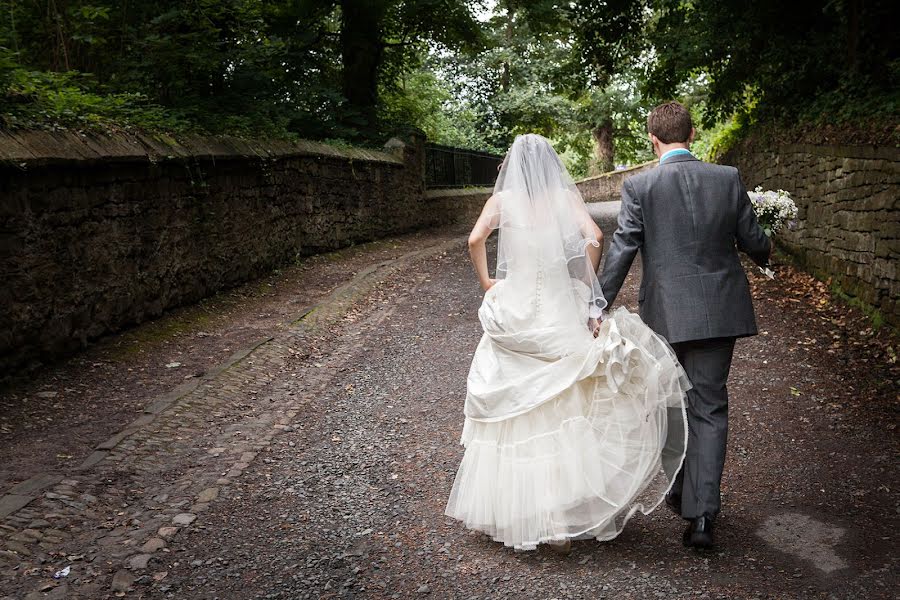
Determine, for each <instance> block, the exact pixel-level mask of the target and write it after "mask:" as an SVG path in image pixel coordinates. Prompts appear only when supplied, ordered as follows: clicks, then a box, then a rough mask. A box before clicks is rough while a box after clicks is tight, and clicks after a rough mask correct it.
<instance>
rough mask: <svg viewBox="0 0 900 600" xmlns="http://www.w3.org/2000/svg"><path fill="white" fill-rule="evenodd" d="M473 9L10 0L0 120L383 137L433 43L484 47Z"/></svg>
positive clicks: (431, 3) (275, 1) (422, 3)
mask: <svg viewBox="0 0 900 600" xmlns="http://www.w3.org/2000/svg"><path fill="white" fill-rule="evenodd" d="M470 4H472V2H470V1H469V0H280V1H279V0H191V1H190V2H184V1H183V0H142V1H141V2H133V1H132V2H127V1H126V2H123V1H121V0H46V1H42V2H31V1H27V0H3V1H2V2H0V48H2V51H0V58H2V60H0V83H3V84H4V85H5V88H4V92H5V93H4V94H3V96H2V97H0V111H2V113H3V116H4V118H5V120H6V124H7V126H16V125H35V124H45V123H47V122H51V123H59V124H62V125H83V124H89V123H92V122H102V121H104V120H109V121H111V122H116V123H120V124H121V123H123V122H124V123H126V124H127V123H133V124H137V125H141V126H147V125H152V124H159V116H160V115H161V114H164V115H166V123H165V125H168V126H172V127H177V126H182V127H194V128H199V129H202V130H206V131H212V132H216V131H230V132H239V133H248V134H255V135H261V134H267V133H270V134H279V133H282V134H283V133H296V134H299V135H303V136H306V137H319V138H322V137H346V138H356V139H359V138H360V137H365V136H371V137H373V138H378V137H379V136H381V135H383V133H384V132H385V131H387V130H391V129H396V127H398V125H399V124H397V123H390V122H385V121H384V118H383V117H384V115H385V114H387V115H390V114H392V112H391V111H390V110H388V111H382V109H383V108H384V103H382V102H380V98H379V95H380V93H381V92H382V91H383V90H388V91H393V90H394V88H396V86H397V85H399V80H400V79H401V75H402V74H404V73H406V72H407V71H408V70H410V68H412V67H414V66H416V65H417V64H418V63H419V62H420V57H421V55H422V54H423V53H424V52H425V49H426V48H427V46H428V45H429V44H441V45H443V46H445V47H447V48H454V49H461V48H462V49H468V48H474V47H477V44H478V43H479V40H480V29H479V27H478V24H477V22H476V21H475V19H474V18H473V17H472V15H471V12H470ZM63 90H65V92H64V93H63V94H62V96H60V92H61V91H63ZM61 98H62V99H63V100H65V101H67V102H69V104H68V108H67V110H66V111H57V110H56V109H55V107H56V106H57V104H58V103H59V100H60V99H61ZM394 112H396V111H394Z"/></svg>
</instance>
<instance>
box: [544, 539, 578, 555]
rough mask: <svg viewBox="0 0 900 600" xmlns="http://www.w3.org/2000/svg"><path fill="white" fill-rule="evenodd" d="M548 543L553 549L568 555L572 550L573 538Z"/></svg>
mask: <svg viewBox="0 0 900 600" xmlns="http://www.w3.org/2000/svg"><path fill="white" fill-rule="evenodd" d="M548 544H549V546H550V549H551V550H553V551H554V552H556V553H557V554H562V555H563V556H566V555H568V554H569V553H570V552H571V551H572V540H559V541H554V542H548Z"/></svg>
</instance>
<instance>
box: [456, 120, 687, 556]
mask: <svg viewBox="0 0 900 600" xmlns="http://www.w3.org/2000/svg"><path fill="white" fill-rule="evenodd" d="M487 206H488V208H487V209H486V210H485V212H484V214H483V215H482V217H481V218H482V219H485V220H486V221H487V222H488V224H489V225H490V226H493V227H497V228H499V240H498V256H497V259H498V264H497V279H498V281H497V283H496V284H495V285H494V286H493V287H492V288H491V289H489V290H488V291H487V293H486V294H485V296H484V300H483V301H482V304H481V307H480V308H479V312H478V315H479V320H480V321H481V325H482V328H483V330H484V335H483V336H482V339H481V341H480V343H479V344H478V348H477V349H476V351H475V355H474V357H473V359H472V365H471V368H470V370H469V376H468V380H467V393H466V403H465V411H464V412H465V416H466V420H465V424H464V427H463V433H462V439H461V441H462V443H463V445H465V447H466V452H465V455H464V457H463V460H462V463H461V465H460V467H459V471H458V472H457V476H456V480H455V481H454V484H453V490H452V492H451V494H450V498H449V501H448V503H447V510H446V514H448V515H449V516H452V517H455V518H457V519H460V520H461V521H463V522H464V523H465V524H466V526H467V527H469V528H471V529H476V530H479V531H483V532H485V533H487V534H489V535H491V536H492V537H493V538H494V539H495V540H497V541H501V542H503V543H504V544H506V545H508V546H515V547H517V548H522V549H532V548H534V547H536V545H537V544H539V543H542V542H547V541H550V540H559V539H565V538H574V537H582V536H589V537H596V538H598V539H611V538H613V537H615V536H616V535H618V534H619V532H620V531H621V530H622V528H623V527H624V525H625V522H626V521H627V520H628V519H629V518H630V517H631V515H633V514H634V513H635V512H637V511H641V512H644V513H648V512H650V511H652V510H653V509H655V508H656V506H657V505H658V504H659V503H660V501H661V500H662V498H663V495H664V494H665V492H666V491H667V490H668V489H669V488H670V486H671V484H672V482H673V480H674V477H675V474H676V472H677V470H678V468H679V467H680V465H681V462H682V460H683V457H684V452H685V447H686V441H687V435H686V431H687V430H686V417H685V413H684V392H685V391H686V390H687V389H688V388H689V387H690V384H689V382H688V381H687V379H686V377H685V376H684V371H683V370H682V369H681V367H680V365H679V364H678V362H677V360H676V359H675V355H674V352H672V350H671V348H670V347H669V346H668V344H666V342H665V340H663V339H662V338H660V337H659V336H658V335H656V334H655V333H654V332H653V331H652V330H650V329H649V328H648V327H647V326H646V325H645V324H644V323H643V322H642V321H641V320H640V318H638V316H637V315H634V314H632V313H630V312H628V311H627V310H625V309H622V308H620V309H618V310H617V311H615V312H614V313H613V314H612V316H611V317H610V318H608V319H606V320H604V321H603V323H602V325H601V327H600V334H599V336H598V337H597V338H594V337H593V335H592V333H591V331H590V330H589V329H588V326H587V324H588V319H589V318H590V317H596V316H598V315H599V313H600V309H602V308H604V307H605V306H606V300H605V299H604V298H603V292H602V290H601V289H600V284H599V283H598V281H597V277H596V273H595V271H594V267H593V264H592V262H591V252H592V251H595V250H597V248H596V245H597V241H596V239H595V237H594V232H593V225H592V222H591V217H590V215H589V213H588V211H587V209H586V207H585V205H584V201H583V200H582V198H581V195H580V194H579V193H578V189H577V188H576V187H575V185H574V183H573V182H572V180H571V178H570V177H569V175H568V173H567V172H566V169H565V167H564V166H563V164H562V162H561V161H560V159H559V157H558V156H557V154H556V152H555V151H554V150H553V147H552V146H551V145H550V143H549V141H547V140H546V139H544V138H542V137H540V136H537V135H525V136H520V137H518V138H516V140H515V143H514V144H513V146H512V148H511V149H510V151H509V153H508V155H507V157H506V160H505V162H504V165H503V167H502V169H501V171H500V175H499V177H498V179H497V184H496V187H495V193H494V197H493V200H492V201H491V202H489V203H488V205H487ZM491 207H493V208H491Z"/></svg>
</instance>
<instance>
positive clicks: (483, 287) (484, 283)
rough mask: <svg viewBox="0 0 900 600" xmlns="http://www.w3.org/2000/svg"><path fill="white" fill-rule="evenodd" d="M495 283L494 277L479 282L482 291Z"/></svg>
mask: <svg viewBox="0 0 900 600" xmlns="http://www.w3.org/2000/svg"><path fill="white" fill-rule="evenodd" d="M495 283H497V280H496V279H488V280H487V281H486V282H482V283H481V288H482V289H483V290H484V291H488V290H489V289H491V288H492V287H494V284H495Z"/></svg>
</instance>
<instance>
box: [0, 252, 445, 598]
mask: <svg viewBox="0 0 900 600" xmlns="http://www.w3.org/2000/svg"><path fill="white" fill-rule="evenodd" d="M460 244H461V242H460V241H459V240H452V241H450V242H443V243H440V244H437V245H433V246H430V247H427V248H424V249H422V250H420V251H417V252H414V253H410V254H407V255H405V256H403V257H401V258H400V259H397V260H394V261H387V262H384V263H380V264H377V265H374V266H372V267H368V268H366V269H364V270H363V271H361V272H359V273H358V274H357V275H356V276H355V277H354V278H353V279H352V280H351V281H349V282H348V283H346V284H344V285H342V286H340V287H339V288H337V289H336V290H334V292H333V293H332V294H331V295H330V297H329V298H328V299H327V300H326V301H324V302H322V303H321V304H319V305H318V306H316V307H313V308H311V309H307V310H304V311H303V313H302V316H300V317H299V318H297V319H295V320H294V322H293V323H291V324H290V326H288V327H286V328H285V330H284V331H281V332H278V333H277V334H275V335H274V336H272V337H267V338H265V339H262V340H259V341H258V342H256V343H254V344H253V345H251V346H249V347H246V348H244V349H243V350H241V351H240V352H238V353H236V354H234V355H233V356H232V357H231V358H230V359H229V360H228V361H226V362H225V363H223V364H222V365H220V366H219V367H217V368H216V369H215V370H213V371H210V372H209V373H208V374H207V375H206V376H204V377H202V378H200V379H197V380H193V381H190V382H186V383H185V384H183V385H181V386H179V387H178V388H176V389H174V390H172V391H171V392H170V393H168V394H166V395H165V396H163V397H160V398H158V399H157V400H156V401H155V402H153V403H152V404H150V405H149V406H148V407H147V408H146V409H145V411H144V413H143V414H142V415H141V416H140V417H138V418H137V419H136V420H135V421H134V422H133V423H132V424H130V425H129V426H128V427H126V428H125V429H123V430H122V431H121V432H119V433H117V434H116V435H114V436H112V437H111V438H109V439H108V440H106V441H104V442H103V443H101V444H99V445H98V446H97V448H96V450H95V451H94V452H93V453H92V454H91V455H89V456H88V457H87V459H86V460H85V461H84V462H83V463H82V465H81V466H80V467H78V468H77V469H75V470H74V471H73V472H71V473H65V474H53V473H47V474H38V475H35V476H34V477H32V478H30V479H28V480H27V481H25V482H22V483H20V484H18V485H17V486H14V487H13V488H11V489H10V490H7V492H6V493H5V494H4V495H3V496H2V497H0V589H2V590H4V592H6V591H7V590H17V591H18V592H22V593H25V594H26V595H24V596H12V597H24V598H27V599H28V600H32V599H33V598H44V597H50V598H101V597H108V596H110V595H111V594H118V595H122V594H124V593H127V592H128V590H129V589H131V587H132V586H133V585H134V584H135V583H140V582H141V581H142V580H146V581H151V580H152V579H153V578H154V577H156V578H161V577H165V574H164V573H161V572H159V571H157V572H154V560H155V557H157V556H159V555H160V553H165V552H166V548H167V546H168V544H169V543H170V541H171V540H172V538H173V537H174V536H177V535H178V534H179V531H181V530H182V529H184V528H187V527H197V526H202V525H199V523H202V513H203V511H204V510H206V509H207V508H208V507H209V505H210V503H212V502H215V501H216V500H217V498H219V496H220V495H221V494H223V493H228V489H229V486H230V485H231V484H232V483H233V482H234V481H235V480H236V479H237V478H239V477H241V474H242V473H243V471H244V470H245V469H247V468H248V467H249V466H250V464H251V463H252V462H253V461H254V460H260V458H259V453H260V452H263V451H264V450H265V449H266V447H267V446H268V444H269V443H270V441H271V440H272V438H273V437H274V436H275V435H278V433H279V432H281V431H285V430H290V429H292V428H291V425H290V423H291V422H292V420H293V419H294V418H295V417H296V416H297V415H298V414H299V413H300V412H301V411H303V410H304V407H308V406H310V405H311V403H314V402H315V401H316V399H317V394H316V393H315V390H321V389H324V387H325V386H327V385H328V382H329V381H331V379H332V378H333V377H334V376H335V374H336V373H337V370H338V368H339V367H340V364H341V361H342V358H343V356H344V353H345V352H346V351H348V350H346V349H342V347H341V341H340V340H339V339H335V340H322V339H316V336H317V334H318V333H319V332H321V331H322V330H323V329H324V328H326V327H327V326H329V325H331V324H333V323H335V322H336V321H338V320H339V319H340V318H341V317H342V316H343V315H344V314H345V313H346V312H347V311H348V310H349V309H351V308H352V307H353V305H354V304H355V303H357V302H359V301H360V300H361V299H362V298H363V297H365V296H366V295H367V294H369V293H370V292H371V291H372V290H374V289H375V288H376V287H377V285H378V282H380V281H381V280H383V279H384V278H386V277H388V276H389V275H391V274H392V273H395V272H397V271H398V270H399V269H406V268H408V267H409V266H410V265H413V264H415V263H416V261H420V260H422V259H423V258H425V257H427V256H429V255H432V254H433V253H437V252H441V251H445V250H446V249H448V248H450V247H455V246H457V245H460ZM375 324H377V319H369V320H367V324H366V326H367V327H374V326H375ZM349 335H350V337H353V336H355V335H359V333H358V331H356V332H354V333H351V334H349ZM313 342H315V343H316V344H318V345H320V346H321V345H323V344H326V345H327V344H331V345H332V346H334V348H333V351H330V352H329V353H328V355H327V358H323V359H321V361H320V362H310V361H309V360H308V359H307V358H306V357H307V356H308V347H309V346H310V345H311V343H313ZM301 381H302V383H303V386H302V390H303V393H302V394H297V392H296V391H295V390H296V389H298V387H297V383H298V382H301ZM262 460H266V459H265V458H264V457H263V458H262ZM198 518H199V519H200V521H198ZM66 566H69V567H71V572H70V574H69V575H68V576H66V577H62V578H61V579H59V580H54V579H53V578H52V576H53V574H54V572H55V571H56V570H58V569H62V568H64V567H66ZM45 594H46V595H45Z"/></svg>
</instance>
